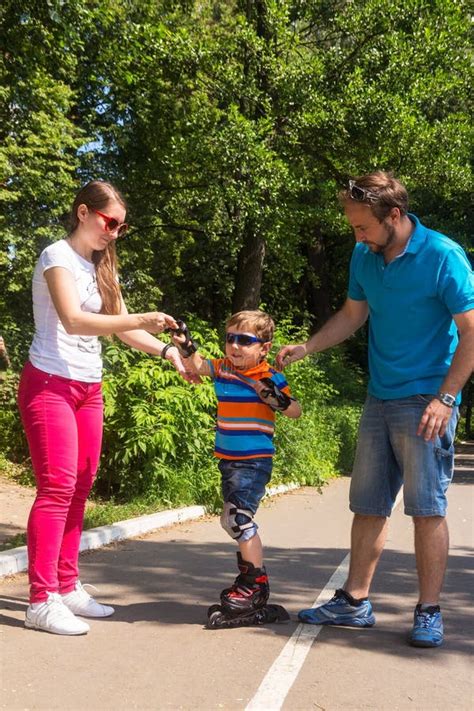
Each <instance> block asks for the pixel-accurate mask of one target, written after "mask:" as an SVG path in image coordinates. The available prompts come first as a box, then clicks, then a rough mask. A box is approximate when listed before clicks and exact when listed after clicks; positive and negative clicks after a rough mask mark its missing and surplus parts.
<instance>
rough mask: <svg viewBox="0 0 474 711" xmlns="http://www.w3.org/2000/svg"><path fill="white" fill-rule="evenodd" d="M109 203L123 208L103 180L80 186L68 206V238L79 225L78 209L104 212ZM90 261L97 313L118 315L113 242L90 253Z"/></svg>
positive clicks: (117, 289) (118, 294)
mask: <svg viewBox="0 0 474 711" xmlns="http://www.w3.org/2000/svg"><path fill="white" fill-rule="evenodd" d="M111 200H116V201H117V202H119V203H120V204H121V205H123V207H124V208H126V203H125V200H124V198H123V196H122V195H121V194H120V192H119V191H118V190H117V188H114V186H113V185H111V184H110V183H106V182H105V181H103V180H91V181H90V182H89V183H87V184H86V185H84V187H82V188H81V189H80V190H79V192H78V193H77V195H76V199H75V200H74V202H73V204H72V208H71V214H70V219H69V222H70V225H69V227H70V230H69V234H72V233H73V232H74V230H75V229H76V227H77V226H78V224H79V219H78V217H77V210H78V207H79V205H87V207H89V208H91V209H92V210H105V209H106V207H107V205H108V203H109V202H110V201H111ZM92 261H93V263H94V265H95V273H96V278H97V288H98V290H99V294H100V296H101V299H102V309H101V313H104V314H119V313H120V309H121V303H122V301H121V295H120V286H119V283H118V281H117V272H118V262H117V253H116V251H115V242H109V244H108V245H107V247H106V248H105V249H104V250H94V251H93V252H92Z"/></svg>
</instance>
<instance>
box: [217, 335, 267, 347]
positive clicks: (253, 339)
mask: <svg viewBox="0 0 474 711" xmlns="http://www.w3.org/2000/svg"><path fill="white" fill-rule="evenodd" d="M225 340H226V343H237V345H238V346H251V345H252V344H253V343H265V341H264V340H263V339H262V338H257V336H247V335H246V334H245V333H226V334H225Z"/></svg>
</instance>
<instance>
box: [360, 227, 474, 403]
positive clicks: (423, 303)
mask: <svg viewBox="0 0 474 711" xmlns="http://www.w3.org/2000/svg"><path fill="white" fill-rule="evenodd" d="M409 218H410V220H411V221H412V222H413V223H414V226H415V228H414V231H413V233H412V235H411V238H410V241H409V243H408V244H407V247H406V249H405V251H404V252H403V254H401V255H399V256H398V257H396V258H395V259H394V260H393V261H391V262H390V263H389V264H385V260H384V257H383V255H382V254H375V253H373V252H371V251H370V249H369V248H368V247H367V246H366V245H364V244H362V243H359V244H356V246H355V248H354V251H353V253H352V260H351V266H350V279H349V291H348V296H349V298H351V299H354V300H356V301H367V303H368V306H369V315H370V318H369V372H370V380H369V393H370V394H371V395H373V396H374V397H377V398H380V399H382V400H391V399H395V398H400V397H408V396H410V395H417V394H423V393H437V392H439V388H440V385H441V383H442V382H443V380H444V378H445V376H446V373H447V371H448V369H449V366H450V364H451V360H452V358H453V354H454V351H455V350H456V346H457V344H458V334H457V329H456V324H455V322H454V321H453V318H452V317H453V314H459V313H463V312H465V311H469V310H470V309H472V308H474V277H473V273H472V269H471V266H470V264H469V261H468V259H467V256H466V254H465V252H464V250H463V249H462V248H461V247H460V245H459V244H457V243H456V242H453V240H451V239H449V238H448V237H446V236H445V235H442V234H440V233H439V232H434V231H433V230H430V229H428V228H427V227H424V225H422V224H421V222H420V221H419V220H418V218H417V217H415V215H412V214H409ZM459 399H460V398H459V396H458V400H459Z"/></svg>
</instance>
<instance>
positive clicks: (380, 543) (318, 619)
mask: <svg viewBox="0 0 474 711" xmlns="http://www.w3.org/2000/svg"><path fill="white" fill-rule="evenodd" d="M400 486H401V472H400V469H399V467H398V463H397V461H396V459H395V457H394V454H393V451H392V447H391V444H390V439H389V434H388V430H387V427H386V423H385V419H384V403H383V401H381V400H377V399H376V398H373V397H371V396H369V397H368V398H367V401H366V403H365V407H364V412H363V414H362V419H361V423H360V427H359V438H358V442H357V452H356V457H355V462H354V468H353V472H352V480H351V489H350V494H349V499H350V508H351V511H353V512H354V514H355V516H354V520H353V523H352V534H351V562H350V566H349V576H348V578H347V581H346V583H345V585H344V587H343V588H342V589H339V590H336V592H335V594H334V596H333V597H332V598H331V600H329V601H328V602H327V603H324V604H323V605H319V606H318V607H316V608H311V609H308V610H302V611H301V612H300V613H299V615H298V617H299V619H300V620H301V621H302V622H307V623H310V624H316V625H346V626H350V627H371V626H372V625H374V624H375V617H374V615H373V613H372V606H371V604H370V602H369V600H368V599H367V597H368V593H369V588H370V584H371V582H372V578H373V576H374V573H375V569H376V567H377V563H378V561H379V558H380V555H381V553H382V550H383V547H384V544H385V539H386V535H387V528H388V517H389V516H390V513H391V511H392V506H393V503H394V501H395V499H396V496H397V493H398V491H399V489H400Z"/></svg>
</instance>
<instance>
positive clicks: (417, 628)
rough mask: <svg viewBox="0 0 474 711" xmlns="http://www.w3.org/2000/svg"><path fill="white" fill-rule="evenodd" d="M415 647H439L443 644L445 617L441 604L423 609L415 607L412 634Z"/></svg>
mask: <svg viewBox="0 0 474 711" xmlns="http://www.w3.org/2000/svg"><path fill="white" fill-rule="evenodd" d="M410 644H411V645H412V646H413V647H439V646H440V645H441V644H443V617H442V615H441V610H440V609H439V605H433V606H432V607H427V608H426V610H422V609H421V605H417V606H416V607H415V614H414V618H413V629H412V631H411V634H410Z"/></svg>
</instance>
